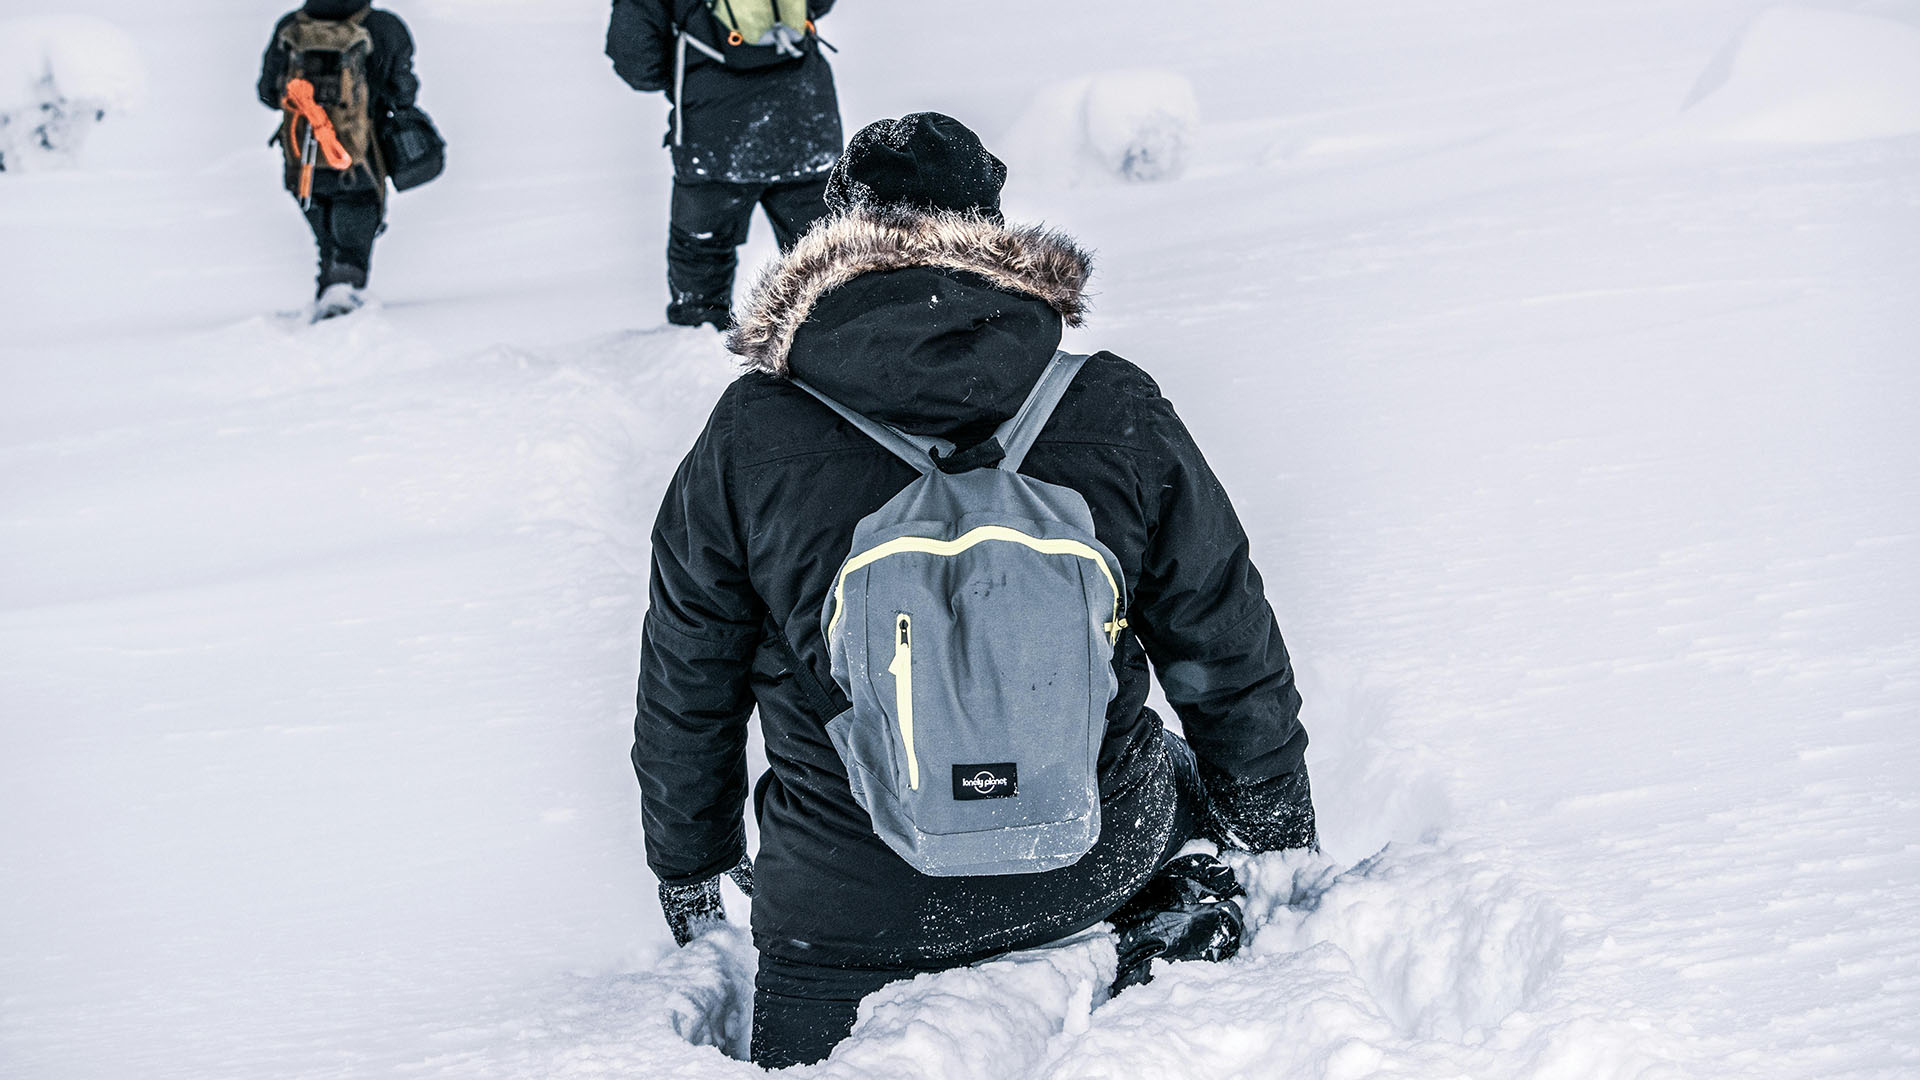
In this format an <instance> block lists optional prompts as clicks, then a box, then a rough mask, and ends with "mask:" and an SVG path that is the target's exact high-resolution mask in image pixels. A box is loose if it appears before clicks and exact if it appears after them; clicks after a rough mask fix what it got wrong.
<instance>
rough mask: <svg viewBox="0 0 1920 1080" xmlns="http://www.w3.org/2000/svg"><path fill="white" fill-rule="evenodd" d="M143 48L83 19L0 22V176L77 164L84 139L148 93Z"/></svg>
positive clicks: (113, 29) (52, 17)
mask: <svg viewBox="0 0 1920 1080" xmlns="http://www.w3.org/2000/svg"><path fill="white" fill-rule="evenodd" d="M146 82H147V73H146V65H145V64H143V63H142V62H141V59H140V50H139V48H138V47H136V46H135V45H134V43H133V39H131V38H129V37H128V36H127V35H126V34H125V33H124V32H122V31H121V30H120V29H119V28H118V27H116V26H114V25H113V24H112V23H109V22H107V21H105V20H103V19H97V18H93V17H91V16H87V15H42V16H34V17H29V18H18V19H0V172H8V171H16V172H17V171H20V170H23V169H29V168H33V167H35V166H36V165H49V164H64V163H70V162H72V161H74V160H76V159H77V157H78V156H79V153H80V151H81V149H82V148H83V147H84V146H85V145H86V140H87V135H88V134H89V133H90V132H91V131H92V130H93V128H94V126H95V125H97V124H99V123H100V122H101V121H102V120H105V119H106V118H107V117H108V116H110V115H113V114H115V113H119V112H123V111H126V110H129V109H132V108H134V107H135V106H136V105H138V104H139V102H140V99H141V98H142V97H143V96H145V93H146Z"/></svg>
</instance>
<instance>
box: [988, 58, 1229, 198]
mask: <svg viewBox="0 0 1920 1080" xmlns="http://www.w3.org/2000/svg"><path fill="white" fill-rule="evenodd" d="M1199 124H1200V100H1199V98H1198V97H1197V96H1196V95H1195V94H1194V91H1193V84H1192V83H1190V82H1188V81H1187V78H1186V76H1184V75H1180V74H1178V73H1176V72H1171V71H1148V70H1139V71H1113V72H1107V73H1105V74H1102V75H1093V76H1088V77H1086V78H1080V79H1073V80H1070V81H1068V82H1062V83H1054V84H1052V85H1049V86H1047V87H1045V88H1043V89H1042V90H1041V91H1040V92H1039V94H1038V95H1037V96H1036V97H1035V99H1034V103H1033V105H1032V106H1030V107H1029V108H1028V109H1027V111H1026V113H1025V114H1023V115H1022V116H1021V117H1020V119H1019V120H1018V121H1016V122H1015V123H1014V125H1013V128H1012V130H1010V131H1008V132H1007V135H1006V137H1005V139H1003V140H1002V143H1001V145H1002V146H1003V147H1004V150H1003V152H1002V156H1003V157H1005V158H1006V159H1007V163H1008V164H1009V165H1011V166H1012V167H1013V169H1014V171H1015V174H1016V175H1018V176H1020V177H1021V178H1023V179H1033V180H1037V181H1040V182H1042V183H1051V184H1060V185H1064V186H1069V187H1071V186H1076V185H1080V184H1086V183H1099V182H1111V181H1156V180H1170V179H1173V178H1174V177H1177V176H1179V175H1180V173H1181V171H1182V170H1184V169H1185V168H1186V163H1187V153H1188V148H1189V146H1190V145H1191V144H1192V141H1193V131H1194V129H1195V128H1197V127H1198V126H1199Z"/></svg>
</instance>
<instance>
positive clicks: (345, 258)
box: [306, 191, 386, 295]
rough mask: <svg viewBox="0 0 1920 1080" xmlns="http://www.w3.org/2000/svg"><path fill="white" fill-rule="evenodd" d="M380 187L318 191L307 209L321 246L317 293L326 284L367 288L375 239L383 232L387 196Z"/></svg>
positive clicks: (321, 291)
mask: <svg viewBox="0 0 1920 1080" xmlns="http://www.w3.org/2000/svg"><path fill="white" fill-rule="evenodd" d="M383 194H384V193H383V192H380V191H353V192H342V193H340V194H338V195H315V196H314V197H313V203H312V205H310V206H308V207H307V209H306V215H307V225H308V227H310V228H311V229H313V240H314V243H316V244H318V245H319V247H320V273H319V276H318V279H317V287H316V288H315V289H314V292H315V294H316V295H318V294H319V293H323V292H325V291H327V286H329V285H337V284H343V283H344V284H347V285H351V286H353V287H354V288H356V289H364V288H366V285H367V272H368V271H369V270H370V269H371V268H372V266H373V240H374V237H376V236H379V235H380V230H381V228H382V226H383V224H384V221H383V219H384V218H385V216H386V200H385V199H383V198H382V197H381V196H382V195H383Z"/></svg>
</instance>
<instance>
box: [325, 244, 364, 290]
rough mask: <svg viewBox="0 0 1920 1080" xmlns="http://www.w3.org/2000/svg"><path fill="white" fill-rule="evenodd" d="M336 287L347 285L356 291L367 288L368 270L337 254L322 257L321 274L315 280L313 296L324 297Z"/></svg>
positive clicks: (330, 253) (331, 253)
mask: <svg viewBox="0 0 1920 1080" xmlns="http://www.w3.org/2000/svg"><path fill="white" fill-rule="evenodd" d="M335 285H346V286H349V287H351V288H354V289H364V288H366V287H367V268H366V267H364V266H356V265H354V264H353V263H350V262H348V261H346V260H345V259H342V258H340V256H339V255H338V254H337V253H333V252H329V253H327V254H324V255H322V256H321V257H320V273H319V274H318V275H317V276H316V277H315V278H314V289H313V295H314V296H315V297H319V296H322V295H324V294H325V293H326V291H327V290H328V289H330V288H332V287H333V286H335Z"/></svg>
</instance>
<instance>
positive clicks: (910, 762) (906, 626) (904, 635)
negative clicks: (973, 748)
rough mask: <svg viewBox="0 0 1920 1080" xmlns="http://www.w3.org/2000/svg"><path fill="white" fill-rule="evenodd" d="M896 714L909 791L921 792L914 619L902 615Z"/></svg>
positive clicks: (897, 633)
mask: <svg viewBox="0 0 1920 1080" xmlns="http://www.w3.org/2000/svg"><path fill="white" fill-rule="evenodd" d="M887 673H888V674H890V675H892V676H893V701H894V714H895V715H896V716H897V717H898V719H899V721H900V741H901V742H902V743H904V744H905V745H906V749H907V787H908V788H910V789H912V790H914V791H919V790H920V759H919V758H917V757H915V756H914V753H913V616H911V615H908V614H907V613H906V612H904V611H903V612H901V613H900V617H899V618H898V619H897V620H895V622H894V624H893V663H892V664H890V665H888V666H887Z"/></svg>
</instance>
